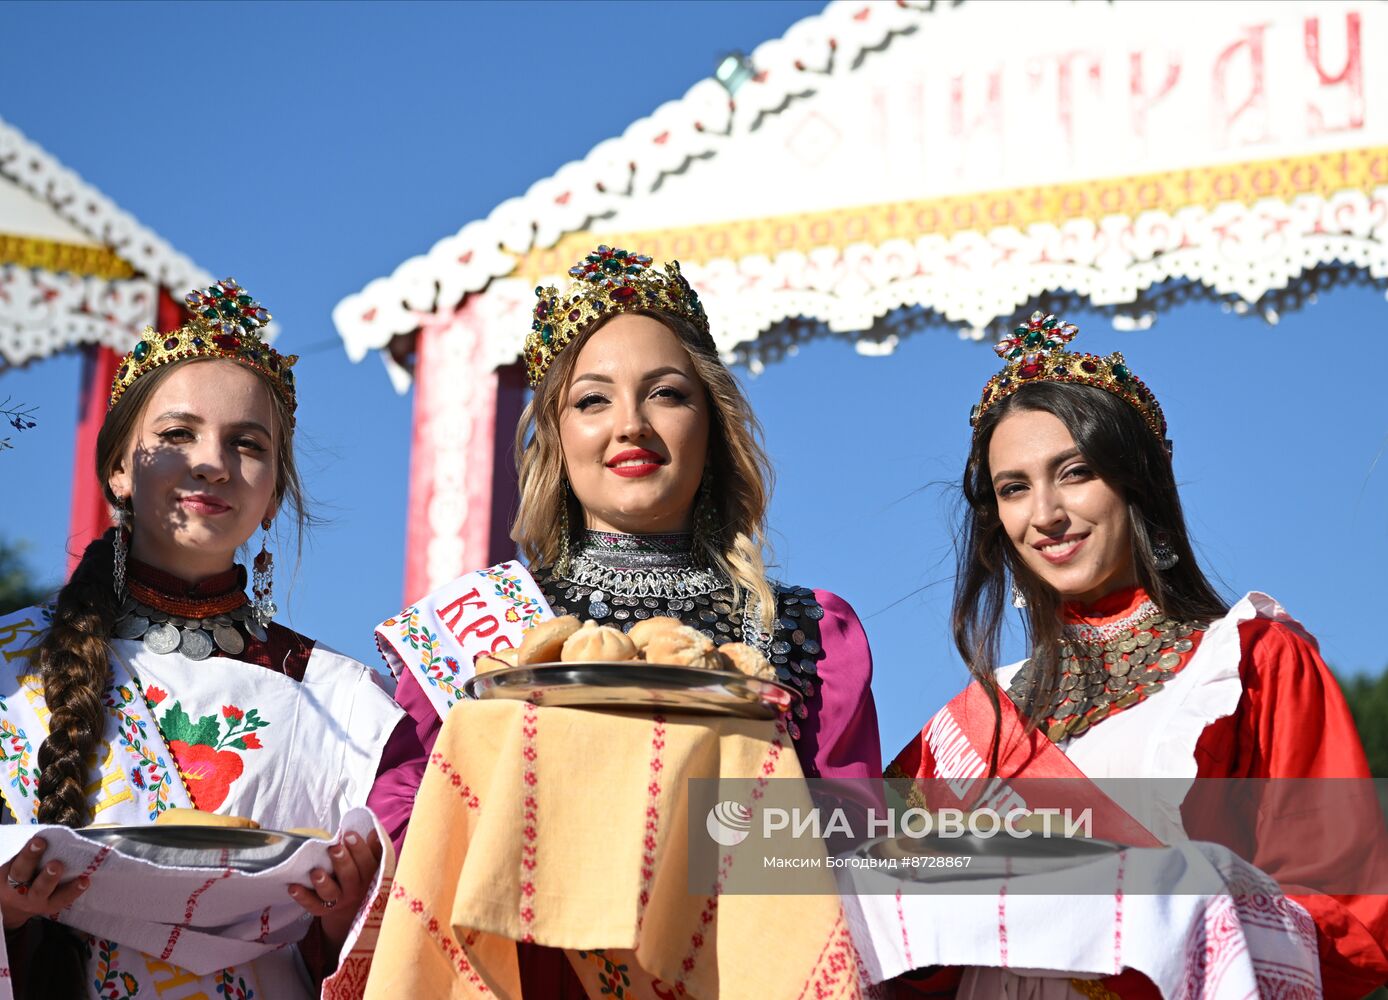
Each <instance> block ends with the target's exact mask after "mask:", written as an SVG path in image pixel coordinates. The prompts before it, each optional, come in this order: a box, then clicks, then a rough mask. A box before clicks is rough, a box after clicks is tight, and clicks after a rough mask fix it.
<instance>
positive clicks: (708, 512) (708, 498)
mask: <svg viewBox="0 0 1388 1000" xmlns="http://www.w3.org/2000/svg"><path fill="white" fill-rule="evenodd" d="M712 478H713V476H712V474H711V473H709V472H707V471H705V472H704V478H703V479H702V480H701V481H700V483H699V499H698V500H696V501H695V503H694V538H693V543H694V545H693V548H694V555H695V557H696V558H697V559H698V560H699V561H700V562H701V563H704V564H707V563H708V562H709V558H708V554H709V553H710V552H717V551H719V550H720V549H721V546H720V545H719V539H718V535H719V530H718V528H719V525H718V507H717V506H716V505H715V504H714V502H713V487H712V486H710V485H709V480H710V479H712ZM705 568H707V565H705Z"/></svg>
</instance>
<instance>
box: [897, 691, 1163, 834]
mask: <svg viewBox="0 0 1388 1000" xmlns="http://www.w3.org/2000/svg"><path fill="white" fill-rule="evenodd" d="M998 698H999V708H1000V710H1001V712H1002V727H1001V730H1000V732H999V735H998V776H997V777H994V778H989V777H988V762H989V756H990V754H991V752H992V745H993V726H994V721H995V718H996V716H995V714H994V712H993V706H992V703H991V702H989V700H988V694H987V692H985V691H984V690H983V686H982V685H981V684H979V683H978V682H977V681H974V682H973V683H971V684H970V685H969V686H968V687H967V688H965V689H964V690H963V691H962V692H960V693H959V694H958V695H956V696H955V697H954V698H953V699H952V700H951V701H950V702H949V704H948V705H946V706H945V707H944V708H942V709H940V711H939V712H937V713H936V714H935V717H934V718H932V719H931V720H930V722H929V723H928V724H927V725H926V727H925V728H924V729H923V730H922V731H921V734H920V736H919V737H918V738H917V739H916V740H914V741H912V743H911V744H910V745H909V746H907V747H906V749H904V750H903V751H902V752H901V754H899V755H898V756H897V758H896V760H895V761H893V762H892V765H891V767H890V768H888V775H887V776H888V777H889V778H914V779H916V780H917V781H918V782H919V783H920V784H921V785H922V786H923V792H924V796H925V800H926V802H927V803H928V805H929V808H931V809H941V808H956V809H966V810H967V809H971V808H979V807H981V806H987V807H988V808H992V809H997V810H998V811H999V812H1005V811H1007V810H1010V809H1014V808H1025V809H1029V810H1032V811H1035V810H1037V809H1043V808H1045V809H1052V808H1053V809H1068V810H1070V811H1071V812H1072V813H1075V812H1078V811H1082V810H1085V809H1088V810H1090V811H1091V816H1092V817H1093V825H1092V827H1091V830H1092V832H1093V835H1094V836H1096V837H1101V838H1104V839H1106V840H1113V841H1117V842H1118V843H1120V844H1127V845H1129V846H1132V847H1160V846H1161V843H1160V841H1158V840H1157V838H1156V837H1155V836H1153V835H1152V833H1151V832H1150V831H1149V830H1148V829H1147V828H1146V827H1145V826H1143V825H1142V824H1141V823H1139V822H1138V821H1137V820H1136V819H1134V818H1133V817H1132V816H1131V815H1129V814H1128V813H1127V812H1126V811H1124V809H1123V808H1122V807H1121V806H1119V805H1118V803H1116V802H1114V801H1113V800H1112V799H1111V798H1109V797H1108V796H1107V795H1105V794H1104V793H1103V791H1101V790H1100V789H1099V787H1098V786H1097V785H1095V784H1094V782H1092V781H1091V780H1090V779H1089V778H1088V777H1086V776H1085V774H1084V772H1083V771H1081V770H1080V769H1079V768H1078V767H1076V766H1075V765H1074V763H1072V762H1071V760H1070V759H1069V758H1068V757H1066V756H1065V754H1064V753H1063V752H1061V750H1060V748H1059V747H1057V746H1056V745H1055V744H1054V743H1052V742H1051V741H1050V740H1049V739H1047V738H1046V734H1045V733H1043V732H1041V731H1040V730H1032V731H1031V732H1027V731H1026V725H1025V723H1024V722H1023V720H1022V717H1021V715H1020V714H1019V713H1018V711H1017V708H1016V706H1015V705H1014V704H1013V703H1012V701H1011V699H1009V698H1008V697H1007V695H1006V693H1004V692H1001V691H1000V692H998ZM1036 779H1045V780H1036Z"/></svg>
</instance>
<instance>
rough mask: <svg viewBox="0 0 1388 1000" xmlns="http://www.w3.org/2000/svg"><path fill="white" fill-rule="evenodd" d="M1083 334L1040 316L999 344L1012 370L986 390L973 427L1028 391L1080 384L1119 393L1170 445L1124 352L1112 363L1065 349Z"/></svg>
mask: <svg viewBox="0 0 1388 1000" xmlns="http://www.w3.org/2000/svg"><path fill="white" fill-rule="evenodd" d="M1079 332H1080V329H1079V327H1077V326H1075V324H1073V323H1065V322H1062V321H1061V320H1059V319H1057V318H1056V317H1055V316H1052V315H1049V314H1046V313H1041V312H1034V313H1032V314H1031V319H1029V320H1027V322H1026V323H1024V324H1023V325H1021V326H1018V327H1016V328H1014V329H1013V331H1012V336H1010V337H1007V338H1006V339H1004V340H1001V341H999V342H998V343H997V344H994V345H993V350H995V351H997V352H998V356H999V357H1001V358H1002V359H1003V360H1004V361H1006V362H1007V365H1006V367H1004V368H1003V370H1002V371H1000V372H998V373H997V374H996V375H994V376H993V377H992V378H990V379H989V380H988V384H987V385H985V386H984V387H983V398H982V399H980V400H979V401H978V403H977V405H975V406H974V408H973V410H972V411H971V412H970V413H969V425H970V426H972V427H975V428H976V427H978V422H979V420H980V419H982V417H983V415H984V414H985V413H987V412H988V411H989V410H990V409H991V408H992V407H994V406H996V405H997V404H998V403H1000V402H1002V401H1003V400H1004V399H1006V398H1007V397H1008V396H1010V395H1012V394H1013V393H1014V392H1016V391H1017V390H1018V389H1021V388H1023V387H1024V386H1028V385H1031V384H1033V383H1036V382H1075V383H1079V384H1080V385H1092V386H1095V387H1096V388H1099V389H1103V390H1104V391H1105V392H1111V393H1113V394H1114V395H1115V396H1117V397H1118V398H1119V399H1121V400H1123V401H1124V402H1125V403H1127V404H1128V405H1129V406H1131V407H1132V408H1133V409H1135V410H1137V412H1138V413H1139V414H1140V415H1141V417H1142V421H1143V423H1145V424H1146V425H1147V426H1148V427H1149V428H1150V429H1151V431H1152V433H1153V434H1155V435H1156V436H1157V440H1158V441H1160V442H1163V443H1165V441H1166V417H1165V416H1164V415H1163V414H1162V411H1161V405H1160V404H1159V403H1158V402H1157V397H1156V396H1154V395H1152V390H1151V389H1149V388H1147V386H1146V384H1145V383H1144V382H1143V381H1142V379H1140V378H1138V377H1137V376H1136V375H1134V374H1133V373H1132V371H1130V370H1129V368H1128V364H1127V362H1126V361H1124V360H1123V355H1122V353H1121V352H1119V351H1114V352H1113V353H1112V354H1110V355H1109V356H1108V357H1106V358H1101V357H1099V356H1098V355H1097V354H1071V353H1069V352H1068V351H1066V350H1065V345H1066V344H1068V343H1069V342H1070V341H1072V340H1074V339H1075V334H1077V333H1079Z"/></svg>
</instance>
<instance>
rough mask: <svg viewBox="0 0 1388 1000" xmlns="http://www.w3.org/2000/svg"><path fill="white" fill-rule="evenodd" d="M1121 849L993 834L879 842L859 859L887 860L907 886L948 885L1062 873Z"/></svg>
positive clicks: (1103, 843) (1079, 840)
mask: <svg viewBox="0 0 1388 1000" xmlns="http://www.w3.org/2000/svg"><path fill="white" fill-rule="evenodd" d="M1125 849H1126V845H1124V844H1118V843H1115V842H1113V841H1111V840H1096V839H1093V838H1088V837H1043V836H1041V835H1040V834H1032V835H1031V836H1030V837H1012V836H1008V835H1007V834H1006V833H1002V832H1000V833H998V834H996V835H995V836H992V837H979V836H977V835H976V834H973V833H965V834H964V835H963V836H961V837H941V836H940V835H939V834H934V833H932V834H929V835H927V836H924V837H883V838H881V839H879V840H870V841H868V842H867V843H866V844H862V845H860V846H859V847H858V848H857V849H856V850H855V851H854V852H853V853H854V854H856V855H858V856H859V857H868V858H877V859H880V860H892V861H896V862H897V863H898V865H897V868H896V869H894V870H895V871H896V872H897V873H898V874H897V877H898V878H901V879H903V880H905V881H910V882H954V881H958V880H962V879H999V878H1008V877H1018V876H1023V875H1042V874H1045V873H1047V872H1057V871H1064V870H1065V869H1066V868H1075V867H1078V866H1080V865H1084V864H1087V863H1089V862H1090V861H1094V860H1097V859H1098V858H1100V857H1103V856H1104V855H1107V854H1113V853H1115V852H1117V851H1121V850H1125ZM953 858H968V859H970V860H969V863H968V866H967V867H962V866H961V867H943V866H942V867H929V865H930V862H931V860H932V859H939V860H940V861H942V862H945V864H948V862H949V859H953Z"/></svg>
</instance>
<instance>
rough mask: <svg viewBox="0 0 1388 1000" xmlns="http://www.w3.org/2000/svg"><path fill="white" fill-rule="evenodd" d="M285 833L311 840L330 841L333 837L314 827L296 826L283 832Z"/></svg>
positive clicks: (325, 831)
mask: <svg viewBox="0 0 1388 1000" xmlns="http://www.w3.org/2000/svg"><path fill="white" fill-rule="evenodd" d="M284 832H285V833H292V834H294V835H295V836H296V837H308V838H310V839H312V840H332V839H333V835H332V834H331V833H329V832H328V831H327V830H324V829H321V828H320V827H316V826H296V827H294V828H293V829H292V830H285V831H284Z"/></svg>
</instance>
